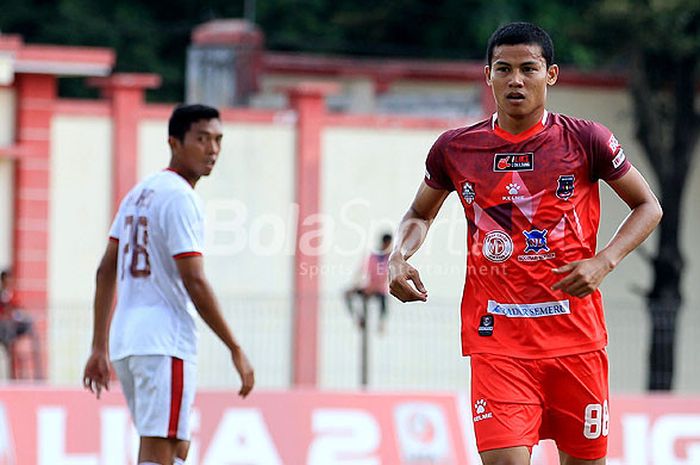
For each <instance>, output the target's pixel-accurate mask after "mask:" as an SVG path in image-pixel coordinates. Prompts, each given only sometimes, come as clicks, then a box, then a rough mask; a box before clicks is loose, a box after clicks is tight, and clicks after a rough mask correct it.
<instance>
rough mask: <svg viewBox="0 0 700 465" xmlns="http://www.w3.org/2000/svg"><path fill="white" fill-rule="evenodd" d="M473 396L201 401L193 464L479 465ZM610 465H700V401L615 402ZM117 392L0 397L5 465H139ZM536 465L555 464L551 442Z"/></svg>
mask: <svg viewBox="0 0 700 465" xmlns="http://www.w3.org/2000/svg"><path fill="white" fill-rule="evenodd" d="M470 410H471V408H470V406H469V401H468V398H467V397H466V396H463V395H453V394H362V393H328V392H317V391H285V392H258V393H254V394H253V395H251V396H250V397H249V398H248V399H246V400H241V399H239V398H238V397H237V396H236V395H235V394H234V393H233V392H221V391H202V392H201V393H200V394H199V395H198V397H197V400H196V402H195V410H194V417H193V419H194V421H193V425H194V427H193V438H192V439H193V441H192V447H191V449H190V456H189V457H188V460H187V463H188V464H189V465H428V464H430V465H480V461H479V460H478V455H477V454H476V451H475V448H474V441H473V432H472V427H471V413H470ZM609 438H610V454H609V459H608V464H609V465H697V464H700V397H685V398H674V397H652V396H640V397H627V396H625V397H622V396H618V397H616V398H614V399H613V401H612V407H611V416H610V423H609ZM137 447H138V438H137V436H136V433H135V431H134V430H133V427H132V426H131V423H130V420H129V414H128V411H127V409H126V407H125V404H124V402H123V400H122V397H121V394H120V393H118V392H111V393H107V394H106V395H104V396H103V398H102V399H101V400H99V401H97V400H96V399H94V398H93V397H91V396H90V395H89V394H88V393H86V392H84V391H81V390H77V389H76V390H65V389H63V390H55V389H49V388H38V389H37V388H19V387H17V388H4V389H2V390H0V465H136V461H135V457H136V450H137ZM533 455H534V456H533V465H555V464H557V463H558V462H557V459H556V452H555V449H554V446H553V444H552V443H551V442H549V441H545V442H543V443H542V445H541V446H539V447H536V448H535V449H534V453H533Z"/></svg>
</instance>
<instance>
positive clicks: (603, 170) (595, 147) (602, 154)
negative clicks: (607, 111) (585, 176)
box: [588, 123, 632, 181]
mask: <svg viewBox="0 0 700 465" xmlns="http://www.w3.org/2000/svg"><path fill="white" fill-rule="evenodd" d="M588 132H589V134H588V140H589V146H588V153H589V156H590V161H591V178H592V179H593V180H594V181H597V180H599V179H602V180H604V181H614V180H616V179H619V178H621V177H622V176H624V175H625V174H626V173H627V172H628V171H629V170H630V168H631V167H632V164H631V163H630V162H629V160H627V157H626V156H625V151H624V150H623V149H622V146H621V145H620V143H619V142H618V141H617V139H616V138H615V136H614V135H613V133H612V132H610V130H609V129H608V128H606V127H605V126H603V125H602V124H598V123H592V124H591V125H590V127H589V128H588Z"/></svg>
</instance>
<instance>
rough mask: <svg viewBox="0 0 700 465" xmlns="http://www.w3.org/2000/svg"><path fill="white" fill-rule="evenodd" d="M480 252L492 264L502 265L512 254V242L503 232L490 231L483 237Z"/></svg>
mask: <svg viewBox="0 0 700 465" xmlns="http://www.w3.org/2000/svg"><path fill="white" fill-rule="evenodd" d="M481 251H482V253H483V254H484V257H486V258H488V259H489V260H491V261H492V262H494V263H503V262H505V261H506V260H508V259H509V258H510V256H511V255H512V254H513V241H512V240H511V238H510V236H509V235H508V234H506V233H505V232H504V231H498V230H496V231H490V232H488V233H486V236H484V245H483V247H482V249H481Z"/></svg>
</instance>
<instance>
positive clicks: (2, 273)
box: [0, 268, 12, 281]
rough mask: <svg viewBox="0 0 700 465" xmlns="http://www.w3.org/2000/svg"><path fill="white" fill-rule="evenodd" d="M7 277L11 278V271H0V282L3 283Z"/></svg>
mask: <svg viewBox="0 0 700 465" xmlns="http://www.w3.org/2000/svg"><path fill="white" fill-rule="evenodd" d="M8 276H12V270H10V269H9V268H8V269H6V270H2V271H0V280H3V281H4V280H5V279H7V277H8Z"/></svg>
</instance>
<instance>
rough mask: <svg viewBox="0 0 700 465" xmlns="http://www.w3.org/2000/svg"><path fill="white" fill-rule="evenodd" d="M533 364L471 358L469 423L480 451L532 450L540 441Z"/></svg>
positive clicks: (492, 357)
mask: <svg viewBox="0 0 700 465" xmlns="http://www.w3.org/2000/svg"><path fill="white" fill-rule="evenodd" d="M533 363H534V362H532V361H528V360H521V359H514V358H512V357H504V356H499V355H490V354H473V355H472V357H471V368H472V379H471V397H472V405H471V407H472V421H473V423H474V434H475V436H476V444H477V449H478V450H479V452H484V451H491V450H505V449H508V448H514V447H519V446H524V447H526V448H531V447H532V446H534V445H535V444H537V443H538V442H539V440H540V426H541V424H542V412H543V411H542V403H541V398H540V394H539V381H538V379H537V377H536V376H534V375H533V373H535V372H536V370H535V369H534V368H533Z"/></svg>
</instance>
